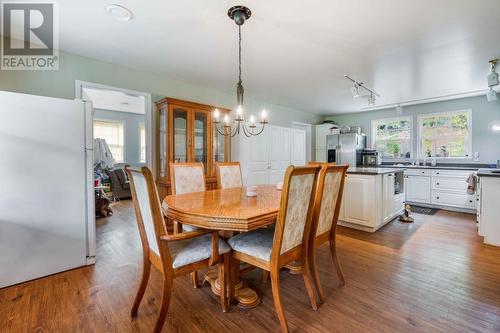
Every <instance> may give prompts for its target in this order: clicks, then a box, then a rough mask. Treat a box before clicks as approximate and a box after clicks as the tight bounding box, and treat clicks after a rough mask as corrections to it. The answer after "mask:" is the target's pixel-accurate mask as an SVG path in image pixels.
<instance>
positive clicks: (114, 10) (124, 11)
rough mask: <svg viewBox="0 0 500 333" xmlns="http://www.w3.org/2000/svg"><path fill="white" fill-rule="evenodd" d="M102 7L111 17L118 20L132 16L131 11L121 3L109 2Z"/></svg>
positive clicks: (126, 19)
mask: <svg viewBox="0 0 500 333" xmlns="http://www.w3.org/2000/svg"><path fill="white" fill-rule="evenodd" d="M104 8H105V9H106V12H107V13H108V14H109V15H110V16H111V17H113V18H114V19H116V20H118V21H130V20H131V19H132V18H133V17H134V15H133V13H132V11H131V10H130V9H128V8H126V7H124V6H122V5H117V4H109V5H106V6H105V7H104Z"/></svg>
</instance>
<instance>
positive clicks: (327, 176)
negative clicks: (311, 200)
mask: <svg viewBox="0 0 500 333" xmlns="http://www.w3.org/2000/svg"><path fill="white" fill-rule="evenodd" d="M348 167H349V166H347V165H332V164H326V163H325V164H323V165H322V168H321V171H320V173H319V177H318V186H317V188H316V199H315V207H314V214H313V224H312V227H311V234H313V235H315V236H319V235H322V234H324V233H330V232H331V231H332V230H334V229H335V228H336V226H337V221H338V218H339V211H340V206H341V204H342V193H343V190H344V181H345V174H346V172H347V168H348Z"/></svg>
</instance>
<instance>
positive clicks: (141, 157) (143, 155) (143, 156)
mask: <svg viewBox="0 0 500 333" xmlns="http://www.w3.org/2000/svg"><path fill="white" fill-rule="evenodd" d="M139 138H140V141H141V142H140V144H141V146H140V149H141V150H140V154H139V161H140V162H141V163H146V127H145V126H144V123H140V124H139Z"/></svg>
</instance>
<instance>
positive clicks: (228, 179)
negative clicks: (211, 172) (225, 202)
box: [215, 162, 243, 189]
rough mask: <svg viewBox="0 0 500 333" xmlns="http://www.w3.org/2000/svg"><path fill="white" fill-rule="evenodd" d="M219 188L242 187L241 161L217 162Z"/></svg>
mask: <svg viewBox="0 0 500 333" xmlns="http://www.w3.org/2000/svg"><path fill="white" fill-rule="evenodd" d="M215 174H216V176H217V188H218V189H222V188H235V187H242V186H243V180H242V179H241V167H240V162H215Z"/></svg>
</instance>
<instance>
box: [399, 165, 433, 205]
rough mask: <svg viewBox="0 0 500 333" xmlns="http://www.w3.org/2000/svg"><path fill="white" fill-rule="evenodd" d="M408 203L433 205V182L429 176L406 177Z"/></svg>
mask: <svg viewBox="0 0 500 333" xmlns="http://www.w3.org/2000/svg"><path fill="white" fill-rule="evenodd" d="M405 174H406V172H405ZM405 190H406V201H408V202H416V203H426V204H429V203H431V180H430V178H429V177H427V176H411V175H408V176H405Z"/></svg>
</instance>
